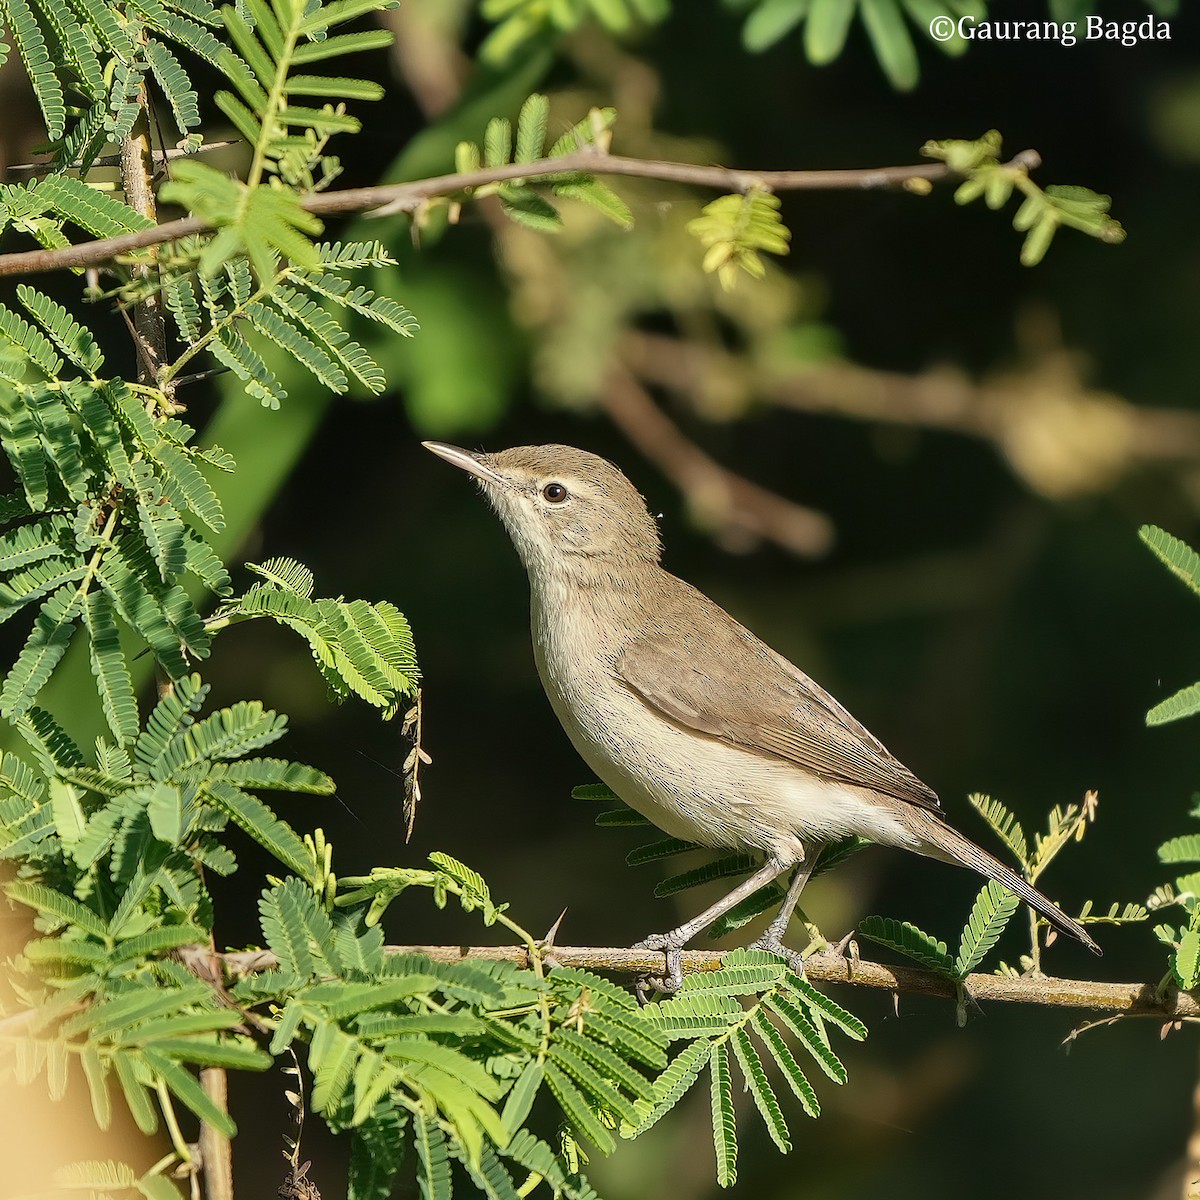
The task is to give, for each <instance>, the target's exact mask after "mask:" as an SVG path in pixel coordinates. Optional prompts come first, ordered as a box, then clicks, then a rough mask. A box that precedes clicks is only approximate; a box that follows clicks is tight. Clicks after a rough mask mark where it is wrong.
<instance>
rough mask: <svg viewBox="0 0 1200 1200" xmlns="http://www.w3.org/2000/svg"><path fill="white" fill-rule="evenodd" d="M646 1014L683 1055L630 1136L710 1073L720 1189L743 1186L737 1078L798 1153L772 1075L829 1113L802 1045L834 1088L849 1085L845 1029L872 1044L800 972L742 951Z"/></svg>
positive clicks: (810, 1108)
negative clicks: (837, 1037) (838, 1037)
mask: <svg viewBox="0 0 1200 1200" xmlns="http://www.w3.org/2000/svg"><path fill="white" fill-rule="evenodd" d="M642 1016H643V1018H646V1019H648V1020H649V1022H650V1024H651V1025H652V1026H654V1027H655V1028H656V1029H657V1030H658V1032H659V1033H660V1034H661V1035H662V1036H664V1037H665V1038H667V1039H668V1041H670V1042H672V1043H683V1046H682V1049H681V1050H680V1052H679V1053H678V1054H676V1055H675V1057H674V1058H672V1060H671V1062H670V1064H669V1065H668V1066H667V1067H666V1069H665V1070H664V1071H662V1073H661V1074H660V1075H659V1076H658V1078H657V1079H656V1080H655V1081H654V1086H653V1094H652V1095H650V1096H649V1097H646V1098H642V1099H639V1101H638V1102H637V1105H636V1112H635V1114H634V1117H633V1119H632V1120H626V1121H624V1122H623V1124H622V1127H621V1133H622V1136H624V1137H639V1136H640V1135H641V1134H643V1133H645V1132H646V1131H647V1130H648V1129H650V1128H651V1127H652V1126H654V1125H655V1124H657V1122H658V1121H659V1120H660V1119H661V1118H662V1116H663V1115H664V1114H665V1113H666V1112H668V1111H670V1109H671V1108H672V1107H674V1105H675V1104H677V1103H678V1102H679V1099H680V1098H681V1097H682V1096H683V1095H684V1093H685V1092H686V1091H687V1090H688V1089H689V1088H690V1087H691V1086H692V1084H693V1083H694V1082H695V1081H696V1079H697V1078H698V1077H699V1076H700V1075H701V1073H702V1072H703V1071H705V1070H706V1069H707V1070H708V1072H709V1094H710V1108H711V1115H712V1134H713V1146H714V1149H715V1152H716V1174H717V1182H718V1183H719V1184H720V1185H721V1186H722V1187H731V1186H733V1184H734V1182H735V1181H736V1179H737V1156H738V1136H737V1121H736V1110H735V1101H734V1094H735V1092H734V1089H735V1086H736V1085H735V1082H734V1070H733V1066H734V1064H736V1066H737V1072H738V1074H740V1076H741V1086H742V1087H743V1088H744V1089H745V1090H746V1091H748V1092H749V1093H750V1096H751V1098H752V1100H753V1102H754V1108H755V1110H756V1111H757V1113H758V1115H759V1117H760V1118H761V1120H762V1121H763V1124H764V1125H765V1126H766V1130H767V1133H768V1134H769V1135H770V1137H771V1140H772V1141H773V1142H774V1143H775V1145H776V1147H778V1149H779V1150H780V1151H781V1152H782V1153H785V1154H786V1153H787V1152H788V1151H789V1150H790V1149H791V1147H792V1141H791V1133H790V1131H789V1129H788V1124H787V1119H786V1117H785V1116H784V1113H783V1108H782V1106H781V1105H780V1102H779V1099H778V1096H777V1094H776V1090H775V1085H773V1084H772V1082H771V1077H770V1075H769V1074H768V1069H770V1071H771V1072H773V1073H775V1074H777V1075H778V1076H779V1077H780V1078H781V1079H782V1081H783V1082H784V1084H785V1085H786V1086H787V1088H788V1089H789V1090H790V1091H791V1092H792V1093H793V1094H794V1095H795V1097H796V1099H797V1100H799V1102H800V1105H801V1107H802V1108H803V1110H804V1111H805V1113H807V1114H808V1115H809V1116H810V1117H816V1116H818V1115H819V1113H820V1111H821V1106H820V1101H819V1100H818V1098H817V1093H816V1090H815V1089H814V1088H813V1086H812V1084H811V1083H810V1082H809V1079H808V1076H807V1075H806V1074H805V1072H804V1068H803V1067H802V1066H801V1062H800V1059H798V1058H797V1056H796V1051H795V1049H793V1046H794V1047H796V1048H797V1049H799V1050H801V1051H802V1052H803V1054H804V1055H807V1056H808V1057H810V1058H811V1059H812V1060H813V1063H814V1064H815V1065H816V1067H817V1068H818V1069H819V1070H820V1071H822V1072H823V1073H824V1074H825V1075H827V1076H828V1077H829V1078H830V1079H832V1080H833V1081H834V1082H835V1083H839V1084H840V1083H845V1081H846V1068H845V1067H844V1066H843V1064H842V1061H841V1059H840V1058H839V1057H838V1055H837V1054H836V1053H835V1052H834V1050H833V1047H832V1044H831V1038H830V1034H831V1031H832V1030H834V1029H836V1030H838V1031H839V1032H841V1033H843V1034H845V1035H847V1036H849V1037H851V1038H853V1039H855V1040H861V1039H863V1038H864V1037H866V1034H867V1030H866V1027H865V1026H864V1025H863V1024H862V1022H861V1021H859V1020H858V1018H857V1017H855V1016H853V1015H852V1014H850V1013H848V1012H847V1011H846V1010H845V1009H844V1008H842V1007H841V1006H840V1005H838V1004H835V1003H834V1002H833V1001H832V1000H830V999H829V997H828V996H826V995H824V993H822V992H819V991H817V989H816V988H814V987H813V986H812V984H810V983H809V982H808V981H807V980H806V979H803V978H802V977H800V976H798V975H796V974H794V973H793V972H792V971H791V970H790V969H789V967H788V965H787V963H786V962H784V961H783V960H782V959H781V958H779V957H778V956H776V955H774V954H767V953H764V952H762V951H758V950H735V951H733V952H731V953H730V954H728V955H726V957H725V960H724V962H723V964H722V967H721V969H720V970H719V971H714V972H697V973H695V974H692V975H688V976H687V977H685V979H684V981H683V987H682V988H681V989H680V991H678V992H677V993H676V994H675V995H674V996H672V997H671V998H670V999H667V1000H662V1001H659V1002H658V1003H656V1004H648V1005H647V1006H646V1007H645V1008H644V1009H642Z"/></svg>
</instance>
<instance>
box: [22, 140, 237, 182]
mask: <svg viewBox="0 0 1200 1200" xmlns="http://www.w3.org/2000/svg"><path fill="white" fill-rule="evenodd" d="M242 145H245V143H244V142H242V141H241V140H240V139H233V140H230V141H224V142H205V143H204V144H203V145H200V146H195V147H193V148H192V149H190V150H181V149H179V148H178V147H176V146H173V147H171V149H170V150H154V151H152V153H151V155H150V157H151V159H152V161H154V162H155V163H159V164H162V163H165V162H170V161H171V160H172V159H176V158H191V157H192V155H194V154H207V153H209V152H210V151H213V150H227V149H228V148H229V147H230V146H242ZM120 165H121V156H120V155H119V154H104V155H101V157H99V158H94V159H92V161H91V163H90V164H89V166H90V167H119V166H120ZM82 169H83V164H82V163H68V164H67V166H65V167H56V166H55V165H54V163H53V161H52V160H50V159H46V161H45V162H34V163H12V164H11V165H10V166H8V167H6V168H5V170H6V172H7V173H8V174H9V175H50V174H52V173H53V172H55V171H59V170H63V171H79V170H82Z"/></svg>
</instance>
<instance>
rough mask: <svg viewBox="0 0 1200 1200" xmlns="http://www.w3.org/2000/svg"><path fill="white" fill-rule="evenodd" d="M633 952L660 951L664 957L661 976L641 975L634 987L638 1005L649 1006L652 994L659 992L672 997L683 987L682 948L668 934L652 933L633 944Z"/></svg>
mask: <svg viewBox="0 0 1200 1200" xmlns="http://www.w3.org/2000/svg"><path fill="white" fill-rule="evenodd" d="M632 948H633V949H634V950H661V951H663V953H664V954H665V956H666V960H667V961H666V970H665V971H664V972H663V974H661V975H643V976H642V977H641V978H640V979H639V980H638V981H637V983H636V984H635V985H634V991H636V992H637V998H638V1002H639V1003H640V1004H649V1003H650V1001H651V999H652V998H653V997H652V993H655V992H660V993H662V994H664V995H667V996H672V995H674V994H675V993H676V992H677V991H679V989H680V988H681V987H683V947H682V946H681V945H680V943H679V942H678V940H677V939H676V938H674V937H672V936H671V934H669V933H652V934H651V935H650V936H649V937H647V938H642V940H641V941H640V942H635V943H634V944H633V947H632Z"/></svg>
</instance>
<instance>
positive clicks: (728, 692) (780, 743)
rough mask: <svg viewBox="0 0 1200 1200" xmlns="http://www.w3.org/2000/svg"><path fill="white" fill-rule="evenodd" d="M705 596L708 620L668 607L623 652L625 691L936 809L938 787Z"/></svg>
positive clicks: (838, 776) (825, 772)
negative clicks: (692, 620)
mask: <svg viewBox="0 0 1200 1200" xmlns="http://www.w3.org/2000/svg"><path fill="white" fill-rule="evenodd" d="M694 594H695V595H697V596H700V595H701V594H700V593H694ZM704 599H705V604H706V608H707V610H708V613H709V614H710V615H711V616H712V618H713V619H712V620H711V621H704V622H702V623H700V625H699V627H697V625H696V624H692V625H691V626H690V627H688V626H682V625H680V624H678V623H676V622H675V621H673V620H671V614H670V612H669V611H668V612H667V613H664V614H662V619H661V620H660V621H659V622H657V623H656V625H657V627H656V628H653V629H652V630H651V631H650V632H649V633H647V634H646V635H645V636H643V637H639V638H636V639H634V640H633V641H632V642H630V643H628V644H627V645H626V646H625V647H624V648H623V650H622V651H621V653H620V654H619V655H618V656H617V659H616V662H615V668H616V673H617V676H618V678H619V679H621V680H622V681H623V682H624V684H625V685H626V687H628V688H629V689H630V690H631V691H633V692H634V693H636V694H637V695H638V696H639V697H641V699H642V701H643V702H644V703H646V704H648V705H650V706H651V707H652V708H655V709H657V710H658V711H659V712H660V713H662V714H663V715H664V716H666V717H668V718H670V719H671V720H672V721H674V722H676V723H677V724H679V725H684V726H686V727H688V728H689V729H694V730H696V731H697V732H699V733H704V734H707V735H708V736H710V737H714V738H719V739H720V740H721V741H725V742H730V743H732V744H733V745H736V746H741V747H743V748H745V749H747V750H753V751H756V752H758V753H760V754H767V755H772V756H774V757H776V758H781V759H785V760H787V761H789V762H793V763H795V764H797V765H798V766H800V767H803V768H804V770H806V771H809V772H811V773H812V774H813V775H816V776H818V777H819V778H821V779H826V780H830V781H835V782H838V783H846V784H851V785H853V786H855V787H862V788H867V789H868V790H870V791H875V792H882V793H883V794H885V795H888V796H894V797H896V798H897V799H899V800H904V801H907V802H908V803H910V804H916V805H919V806H921V807H922V808H928V809H933V810H934V811H940V809H941V806H940V805H939V803H938V798H937V795H936V793H935V792H933V791H932V789H930V788H929V787H927V786H926V785H925V784H924V783H922V782H921V781H920V780H919V779H918V778H917V777H916V776H915V775H914V774H913V773H912V772H911V771H910V770H909V769H908V768H907V767H906V766H905V765H904V764H903V763H902V762H900V760H899V759H897V758H895V757H894V756H893V755H892V754H891V753H890V752H889V751H888V749H887V747H885V746H884V745H883V743H882V742H880V741H879V739H878V738H876V737H874V736H873V735H872V734H871V733H870V732H869V731H868V730H867V729H866V728H864V727H863V726H862V725H861V724H859V722H858V721H856V720H855V719H854V718H853V717H852V716H851V715H850V714H849V713H848V712H847V711H846V710H845V709H844V708H843V707H842V706H841V705H840V704H839V703H838V702H837V701H836V700H835V699H834V698H833V697H832V696H830V695H829V693H828V692H826V691H825V690H824V689H823V688H822V687H820V686H819V685H818V684H816V683H814V682H813V681H812V680H811V679H809V678H808V676H807V675H805V674H804V673H803V672H802V671H800V670H798V669H797V668H796V667H794V666H793V665H792V664H791V663H790V662H788V661H787V659H785V658H783V657H782V656H781V655H778V654H776V653H775V652H774V651H773V650H771V649H770V648H769V647H768V646H766V645H764V644H763V643H762V642H761V641H759V639H758V638H756V637H755V636H754V635H753V634H752V633H750V631H749V630H747V629H745V628H743V627H742V626H741V625H739V624H738V623H737V622H736V621H734V620H733V618H732V617H730V616H729V615H728V614H727V613H725V612H724V611H723V610H722V609H720V608H718V607H717V606H716V605H715V604H713V603H712V601H709V600H707V598H704ZM708 606H711V607H708ZM713 610H715V612H714V611H713ZM692 612H694V609H693V610H692ZM717 614H719V617H718V616H717ZM715 694H720V696H721V698H722V702H721V703H720V704H719V705H718V704H716V703H714V701H713V697H714V695H715Z"/></svg>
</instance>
